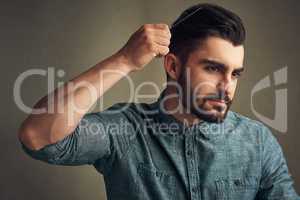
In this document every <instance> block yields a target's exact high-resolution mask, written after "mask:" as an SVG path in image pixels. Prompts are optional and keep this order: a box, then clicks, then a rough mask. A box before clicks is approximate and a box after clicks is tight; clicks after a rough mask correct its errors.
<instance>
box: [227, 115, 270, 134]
mask: <svg viewBox="0 0 300 200" xmlns="http://www.w3.org/2000/svg"><path fill="white" fill-rule="evenodd" d="M228 116H229V120H228V121H229V122H230V124H234V126H235V127H236V128H242V129H247V130H249V131H250V130H251V131H256V132H259V133H267V134H268V133H270V132H271V131H270V129H269V128H268V127H267V126H266V125H265V124H263V123H262V122H260V121H258V120H255V119H252V118H251V117H249V116H246V115H243V114H241V113H238V112H235V111H228Z"/></svg>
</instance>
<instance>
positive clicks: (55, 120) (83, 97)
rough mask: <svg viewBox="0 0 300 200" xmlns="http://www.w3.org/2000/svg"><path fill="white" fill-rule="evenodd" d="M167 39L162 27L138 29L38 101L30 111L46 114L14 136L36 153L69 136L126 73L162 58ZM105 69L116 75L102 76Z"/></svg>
mask: <svg viewBox="0 0 300 200" xmlns="http://www.w3.org/2000/svg"><path fill="white" fill-rule="evenodd" d="M170 38H171V34H170V31H169V28H168V26H167V25H166V24H146V25H143V26H142V27H140V28H139V29H138V30H137V31H136V32H135V33H134V34H133V35H132V36H131V37H130V39H129V40H128V42H127V43H126V44H125V45H124V47H123V48H121V49H120V50H119V51H118V52H117V53H115V54H114V55H112V56H111V57H109V58H107V59H105V60H103V61H101V62H100V63H98V64H96V65H95V66H93V67H92V68H90V69H89V70H87V71H85V72H83V73H82V74H80V75H78V76H77V77H75V78H73V79H72V80H70V81H68V82H67V83H65V84H64V85H63V86H61V87H58V88H56V89H55V90H54V91H52V92H51V93H49V94H48V95H46V96H44V97H43V98H41V99H40V100H39V101H38V102H37V103H36V105H35V106H34V108H35V109H38V108H44V109H46V112H44V113H41V114H36V113H31V114H30V115H29V116H28V117H27V118H26V119H25V120H24V122H23V123H22V125H21V126H20V128H19V133H18V137H19V139H20V141H22V143H23V144H24V145H25V146H26V147H28V148H29V149H31V150H39V149H41V148H43V147H44V146H46V145H48V144H53V143H56V142H57V141H59V140H61V139H63V138H65V137H67V136H68V135H70V134H71V133H72V132H73V131H74V130H75V128H76V127H77V125H78V124H79V122H80V120H81V119H82V117H83V116H84V115H85V114H86V113H87V112H88V111H89V109H90V108H91V107H92V106H93V104H94V103H95V102H96V101H97V99H98V98H100V97H102V95H103V94H104V93H105V92H106V91H107V90H109V89H110V88H111V87H112V86H113V85H114V84H116V83H117V82H118V81H119V80H120V79H122V78H123V77H124V76H126V75H127V74H128V73H130V72H132V71H137V70H140V69H142V68H143V67H144V66H145V65H146V64H148V63H149V62H150V61H151V60H152V59H153V58H154V57H156V56H163V55H166V54H167V53H168V52H169V48H168V46H169V43H170ZM106 70H109V71H110V72H111V71H115V72H116V73H105V72H106ZM81 85H82V87H80V86H81ZM78 86H79V87H78ZM70 88H71V89H70ZM91 88H92V90H91ZM91 91H95V92H94V93H92V92H91ZM61 94H63V95H61ZM51 99H53V101H51ZM74 105H75V106H74ZM49 108H54V112H52V113H50V112H48V109H49ZM78 108H79V109H78ZM58 111H59V112H58ZM70 116H72V120H70V119H69V117H70Z"/></svg>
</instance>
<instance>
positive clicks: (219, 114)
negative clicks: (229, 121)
mask: <svg viewBox="0 0 300 200" xmlns="http://www.w3.org/2000/svg"><path fill="white" fill-rule="evenodd" d="M186 77H190V76H187V73H186V70H184V71H183V72H182V73H181V76H180V78H179V80H178V83H179V85H180V86H181V88H182V92H181V95H179V97H180V98H181V100H180V102H181V103H182V105H183V107H184V108H185V110H186V111H187V112H188V113H191V114H193V115H195V116H196V117H197V118H199V119H200V120H204V121H207V122H210V123H222V122H223V121H224V120H225V118H226V116H227V113H228V111H229V108H230V107H231V104H232V100H231V99H230V97H229V96H228V95H226V92H225V91H224V90H218V91H217V92H215V93H209V94H206V95H203V92H201V91H200V89H198V90H197V91H195V89H193V88H192V87H191V86H190V85H188V84H187V83H188V82H187V78H186ZM179 94H180V93H179ZM212 100H216V101H224V105H219V104H209V101H212Z"/></svg>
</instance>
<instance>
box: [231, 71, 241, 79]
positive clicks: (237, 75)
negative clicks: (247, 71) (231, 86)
mask: <svg viewBox="0 0 300 200" xmlns="http://www.w3.org/2000/svg"><path fill="white" fill-rule="evenodd" d="M241 75H242V74H241V73H240V72H233V73H232V76H234V77H236V78H238V77H240V76H241Z"/></svg>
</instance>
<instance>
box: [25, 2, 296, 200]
mask: <svg viewBox="0 0 300 200" xmlns="http://www.w3.org/2000/svg"><path fill="white" fill-rule="evenodd" d="M244 40H245V30H244V26H243V24H242V21H241V19H240V18H239V17H238V16H237V15H236V14H234V13H232V12H231V11H229V10H226V9H224V8H222V7H219V6H216V5H211V4H198V5H195V6H193V7H190V8H189V9H187V10H185V11H184V12H183V13H182V14H181V15H180V16H179V18H178V19H177V20H176V21H175V22H174V23H173V26H172V27H171V29H169V28H168V26H167V25H165V24H147V25H144V26H142V27H141V28H140V29H139V30H137V31H136V32H135V33H134V34H133V35H132V36H131V38H130V39H129V40H128V42H127V44H126V45H125V46H124V47H123V48H122V49H121V50H119V51H118V52H117V53H116V54H114V55H113V56H111V57H109V58H107V59H105V60H104V61H102V62H100V63H99V64H97V65H96V66H94V67H92V68H91V69H89V70H88V71H86V72H84V73H82V74H80V75H79V76H77V77H76V78H74V79H73V80H70V81H69V82H68V83H67V84H65V85H64V86H63V87H61V88H57V89H56V90H55V91H54V92H53V93H51V94H49V95H48V96H45V97H44V98H42V99H41V100H40V101H39V102H38V103H37V104H36V105H35V108H36V109H37V108H47V106H49V105H50V106H52V107H53V108H55V110H57V109H58V108H59V107H60V108H63V111H64V112H54V113H51V114H50V113H40V114H34V113H32V114H31V115H29V116H28V118H27V119H26V120H25V121H24V122H23V124H22V126H21V127H20V132H19V139H20V141H21V144H22V148H23V149H24V151H25V152H26V153H28V154H29V155H30V156H32V157H33V158H35V159H38V160H42V161H45V162H48V163H51V164H56V165H84V164H91V165H93V166H94V167H95V168H96V169H97V170H98V171H99V172H100V173H101V174H103V176H104V180H105V184H106V192H107V197H108V199H112V200H117V199H130V200H133V199H141V200H142V199H143V200H145V199H156V200H160V199H161V200H167V199H168V200H169V199H172V200H176V199H178V200H179V199H180V200H182V199H238V200H240V199H280V200H282V199H299V197H298V195H297V194H296V192H295V190H294V188H293V181H292V179H291V177H290V175H289V172H288V167H287V164H286V161H285V158H284V155H283V153H282V150H281V148H280V146H279V144H278V142H277V141H276V139H275V138H274V137H273V136H272V133H271V132H270V130H269V129H268V128H267V127H265V126H264V125H263V124H262V123H259V122H257V121H254V120H251V119H248V118H246V117H244V116H241V115H240V114H237V113H235V112H233V111H230V110H229V108H230V105H231V103H232V100H233V97H234V93H235V89H236V86H237V82H238V78H239V76H240V75H241V74H242V72H243V70H244V68H243V60H244V47H243V43H244ZM156 56H164V67H165V71H166V74H167V83H168V84H167V87H166V88H165V89H164V91H163V92H162V93H161V95H160V97H159V98H158V99H157V101H156V102H154V103H151V104H146V103H118V104H115V105H113V106H111V107H110V108H108V109H107V110H105V111H102V112H95V113H87V112H88V110H89V109H90V108H91V106H92V105H93V104H94V103H95V102H96V100H97V99H98V98H100V97H102V95H103V94H104V93H105V92H106V91H107V90H108V89H109V88H111V87H112V86H113V85H114V84H115V83H117V82H118V81H119V80H120V79H121V78H122V77H124V76H126V75H127V74H128V73H130V72H133V71H138V70H141V69H143V67H144V66H145V65H146V64H147V63H149V62H150V61H151V60H152V59H153V58H154V57H156ZM106 70H110V71H117V72H119V73H105V72H106ZM104 74H105V75H104ZM101 75H103V76H101ZM82 82H87V83H89V86H92V87H93V88H94V89H95V90H94V91H97V92H96V94H95V93H94V95H89V91H90V90H89V89H88V88H87V87H80V88H78V89H76V90H75V89H74V90H70V89H68V86H70V84H71V83H72V84H74V85H76V84H80V83H82ZM63 92H65V93H64V94H65V95H63V96H62V98H58V96H59V94H60V93H63ZM50 96H54V97H55V98H54V99H59V100H58V101H50V100H49V99H50V98H49V97H50ZM70 97H72V98H70ZM62 102H63V103H62ZM74 102H76V106H78V107H80V112H79V111H78V109H76V108H75V106H74V104H73V103H74ZM70 116H73V118H72V119H73V120H69V117H70ZM70 121H71V122H70Z"/></svg>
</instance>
